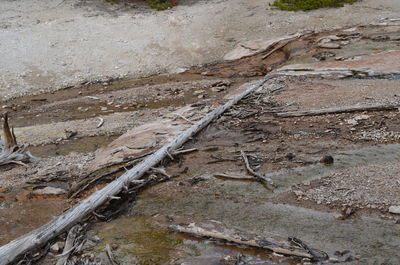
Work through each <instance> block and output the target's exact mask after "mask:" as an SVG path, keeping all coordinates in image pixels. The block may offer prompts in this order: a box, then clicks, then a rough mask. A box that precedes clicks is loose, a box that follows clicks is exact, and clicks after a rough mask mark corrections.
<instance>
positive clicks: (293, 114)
mask: <svg viewBox="0 0 400 265" xmlns="http://www.w3.org/2000/svg"><path fill="white" fill-rule="evenodd" d="M399 107H400V104H399V103H397V104H374V105H359V106H345V107H332V108H326V109H312V110H299V111H287V112H278V113H275V115H276V116H278V117H282V118H289V117H303V116H318V115H326V114H339V113H351V112H361V111H389V110H397V109H398V108H399Z"/></svg>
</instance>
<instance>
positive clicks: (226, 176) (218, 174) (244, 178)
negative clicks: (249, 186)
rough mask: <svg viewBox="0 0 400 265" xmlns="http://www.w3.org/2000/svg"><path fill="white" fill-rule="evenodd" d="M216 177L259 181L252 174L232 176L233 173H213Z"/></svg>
mask: <svg viewBox="0 0 400 265" xmlns="http://www.w3.org/2000/svg"><path fill="white" fill-rule="evenodd" d="M213 176H214V177H216V178H223V179H231V180H251V181H257V180H256V179H254V178H253V177H251V176H232V175H227V174H223V173H216V174H214V175H213Z"/></svg>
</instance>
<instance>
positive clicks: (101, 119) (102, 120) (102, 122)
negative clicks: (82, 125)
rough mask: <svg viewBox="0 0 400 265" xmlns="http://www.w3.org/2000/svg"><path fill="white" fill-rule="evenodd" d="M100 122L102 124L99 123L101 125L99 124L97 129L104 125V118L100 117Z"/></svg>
mask: <svg viewBox="0 0 400 265" xmlns="http://www.w3.org/2000/svg"><path fill="white" fill-rule="evenodd" d="M99 120H100V122H99V124H97V128H100V127H101V126H103V124H104V119H103V118H101V117H99Z"/></svg>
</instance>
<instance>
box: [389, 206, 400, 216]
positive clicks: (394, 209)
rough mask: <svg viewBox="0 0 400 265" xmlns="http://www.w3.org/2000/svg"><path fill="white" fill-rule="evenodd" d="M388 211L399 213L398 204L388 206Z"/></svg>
mask: <svg viewBox="0 0 400 265" xmlns="http://www.w3.org/2000/svg"><path fill="white" fill-rule="evenodd" d="M389 213H394V214H400V206H398V205H392V206H390V207H389Z"/></svg>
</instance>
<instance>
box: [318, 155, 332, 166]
mask: <svg viewBox="0 0 400 265" xmlns="http://www.w3.org/2000/svg"><path fill="white" fill-rule="evenodd" d="M334 161H335V160H334V159H333V157H332V156H331V155H325V156H324V157H322V158H321V160H320V161H319V162H321V163H324V164H325V165H331V164H333V162H334Z"/></svg>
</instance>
